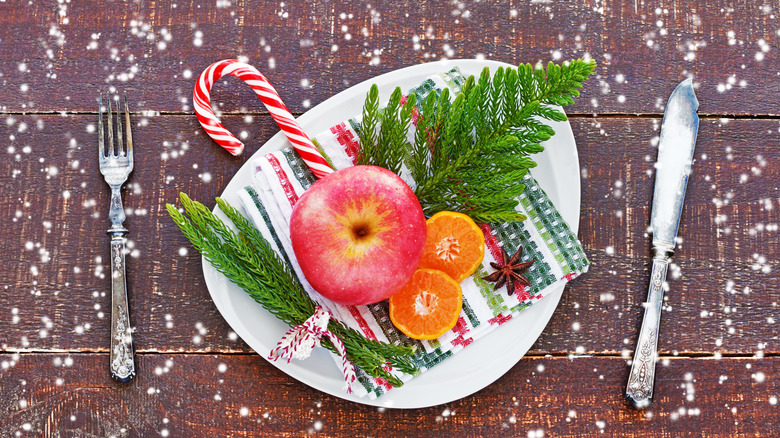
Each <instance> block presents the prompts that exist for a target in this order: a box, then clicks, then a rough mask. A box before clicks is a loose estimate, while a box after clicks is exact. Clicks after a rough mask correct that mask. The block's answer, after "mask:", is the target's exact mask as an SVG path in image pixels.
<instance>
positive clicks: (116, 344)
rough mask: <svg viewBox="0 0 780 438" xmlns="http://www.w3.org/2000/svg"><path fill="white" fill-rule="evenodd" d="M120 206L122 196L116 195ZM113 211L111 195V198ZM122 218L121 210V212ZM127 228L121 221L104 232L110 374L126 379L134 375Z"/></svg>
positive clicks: (115, 377) (112, 204)
mask: <svg viewBox="0 0 780 438" xmlns="http://www.w3.org/2000/svg"><path fill="white" fill-rule="evenodd" d="M118 202H119V208H120V209H121V208H122V198H119V201H118ZM111 206H112V208H111V211H112V213H113V212H114V197H113V196H112V200H111ZM122 218H124V212H123V213H122ZM127 233H128V231H127V229H125V228H124V227H123V226H122V224H121V222H114V223H113V225H112V226H111V228H110V229H109V230H108V231H107V234H108V235H109V236H111V354H110V369H111V377H113V378H114V379H116V380H119V381H120V382H127V381H129V380H130V379H132V378H133V377H135V358H134V356H135V353H134V351H133V350H134V349H133V334H132V329H131V326H130V315H129V312H128V309H129V306H128V305H127V280H126V279H125V244H126V242H127V238H125V236H126V235H127Z"/></svg>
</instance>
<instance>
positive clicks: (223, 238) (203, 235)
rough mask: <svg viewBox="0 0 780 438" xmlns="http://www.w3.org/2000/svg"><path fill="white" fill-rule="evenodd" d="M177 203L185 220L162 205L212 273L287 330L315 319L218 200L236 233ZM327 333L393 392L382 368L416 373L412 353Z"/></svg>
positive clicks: (300, 293) (258, 240)
mask: <svg viewBox="0 0 780 438" xmlns="http://www.w3.org/2000/svg"><path fill="white" fill-rule="evenodd" d="M180 199H181V204H182V206H183V207H184V214H182V213H181V212H180V211H179V210H178V209H177V208H176V207H175V206H173V205H171V204H167V205H166V208H167V210H168V214H169V215H170V216H171V218H172V219H173V221H174V222H175V223H176V225H177V226H178V227H179V229H180V230H181V231H182V233H183V234H184V236H185V237H186V238H187V239H188V240H189V241H190V243H192V245H193V246H194V247H195V249H197V250H198V252H200V253H201V254H202V255H203V256H204V257H205V258H206V260H207V261H208V262H209V263H211V265H212V266H213V267H214V268H215V269H216V270H217V271H219V272H221V273H222V274H223V275H225V277H227V278H228V279H229V280H230V281H231V282H233V283H235V284H236V285H237V286H238V287H240V288H241V289H243V290H244V291H245V292H246V293H248V294H249V296H251V297H252V299H254V300H255V301H256V302H257V303H258V304H260V305H261V306H262V307H263V308H265V309H266V310H268V311H269V312H270V313H271V314H273V315H274V316H275V317H277V318H278V319H280V320H282V321H284V322H285V323H286V324H288V325H290V326H296V325H299V324H302V323H303V322H304V321H306V320H307V319H308V318H309V317H310V316H311V315H312V314H313V313H314V310H315V308H316V306H317V304H316V303H315V302H314V301H312V300H311V298H309V296H308V294H307V293H306V291H304V290H303V287H302V286H301V284H300V283H299V282H298V279H297V278H296V277H295V275H294V274H293V273H292V271H291V270H290V268H289V267H288V266H287V264H286V263H284V261H282V260H281V258H279V256H278V255H277V254H276V252H275V251H274V250H273V248H272V247H271V246H270V244H269V243H268V242H267V241H266V240H265V239H264V238H263V237H262V235H260V233H259V231H258V230H257V229H256V228H255V227H254V226H253V225H252V224H251V223H250V222H249V221H248V220H247V219H246V218H245V217H244V216H243V215H241V214H240V213H239V212H238V211H237V210H236V209H235V208H233V207H232V206H231V205H230V204H228V203H227V202H225V201H224V200H222V199H220V198H217V205H218V206H219V209H220V210H221V211H222V212H223V213H224V214H225V215H226V216H227V217H228V219H230V221H231V222H232V223H233V225H234V226H235V227H236V229H237V230H238V231H237V232H235V231H233V229H232V228H230V227H229V226H228V225H227V224H226V223H225V222H223V221H222V219H220V218H219V217H218V216H216V215H215V214H214V213H213V212H212V211H211V210H209V209H208V208H207V207H206V206H205V205H203V204H201V203H199V202H197V201H193V200H192V199H190V198H189V197H188V196H187V195H186V194H184V193H181V194H180ZM328 329H330V330H331V331H332V332H333V333H334V334H336V336H338V337H339V339H341V341H342V342H343V343H344V346H345V348H346V351H347V358H348V359H349V360H350V361H352V363H353V364H355V366H357V367H359V368H361V369H362V370H363V371H365V372H366V373H367V374H368V375H370V376H372V377H376V378H383V379H385V380H387V381H388V382H389V383H390V384H391V385H393V386H402V385H403V382H402V381H401V380H399V379H398V378H397V377H395V376H393V375H392V374H390V373H389V372H387V371H386V370H385V369H384V368H383V365H386V364H390V365H391V366H392V367H393V368H395V369H397V370H400V371H402V372H405V373H408V374H417V373H419V370H418V369H417V368H416V367H415V366H414V364H413V363H412V362H411V360H410V358H411V356H412V354H413V353H414V348H413V347H408V346H399V345H393V344H388V343H385V342H378V341H372V340H368V339H366V338H365V337H364V336H363V335H362V334H360V333H359V332H357V331H355V330H353V329H351V328H349V327H347V326H345V325H344V324H343V323H341V322H340V321H337V320H335V319H331V320H330V322H329V323H328ZM322 345H323V346H324V347H325V348H327V349H329V350H331V351H333V352H334V353H335V352H336V349H335V347H334V346H333V345H332V344H331V343H330V341H329V340H328V339H327V338H323V339H322Z"/></svg>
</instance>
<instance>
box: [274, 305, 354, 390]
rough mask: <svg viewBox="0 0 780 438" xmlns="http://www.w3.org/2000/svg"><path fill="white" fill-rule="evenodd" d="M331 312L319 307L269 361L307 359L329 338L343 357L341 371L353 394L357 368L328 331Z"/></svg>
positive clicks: (337, 338)
mask: <svg viewBox="0 0 780 438" xmlns="http://www.w3.org/2000/svg"><path fill="white" fill-rule="evenodd" d="M329 320H330V312H328V311H327V310H325V309H323V308H322V306H317V308H316V309H315V310H314V314H313V315H312V316H311V317H309V319H307V320H306V321H305V322H304V323H303V324H301V325H298V326H295V327H293V328H292V329H290V331H288V332H287V333H286V334H285V335H284V336H283V337H282V340H281V341H279V343H278V344H277V345H276V348H274V349H273V350H271V353H270V354H269V355H268V359H269V360H277V359H279V358H280V357H282V358H285V359H287V362H288V363H289V362H290V360H292V359H306V358H307V357H309V356H310V355H311V352H312V350H314V347H315V346H316V345H318V344H319V343H320V340H321V339H322V337H323V336H327V337H328V339H330V342H331V343H332V344H333V346H334V347H336V351H338V353H339V355H341V371H342V372H343V373H344V380H345V381H346V382H347V392H348V393H351V392H352V383H354V382H355V366H354V365H353V364H352V362H350V361H349V359H347V350H346V348H344V343H343V342H341V339H339V337H338V336H336V335H335V334H334V333H333V332H331V331H330V330H328V321H329Z"/></svg>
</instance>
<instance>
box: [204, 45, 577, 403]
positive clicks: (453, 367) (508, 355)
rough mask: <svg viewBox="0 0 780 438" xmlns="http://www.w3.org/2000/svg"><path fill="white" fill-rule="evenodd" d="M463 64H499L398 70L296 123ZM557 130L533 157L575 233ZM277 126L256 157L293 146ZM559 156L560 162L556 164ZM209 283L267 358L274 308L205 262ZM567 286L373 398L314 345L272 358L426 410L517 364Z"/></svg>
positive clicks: (317, 384) (329, 387) (233, 195)
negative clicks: (290, 357) (296, 355)
mask: <svg viewBox="0 0 780 438" xmlns="http://www.w3.org/2000/svg"><path fill="white" fill-rule="evenodd" d="M455 66H457V67H459V68H460V69H461V71H462V72H463V73H464V75H466V76H468V75H472V74H473V75H479V73H480V72H481V71H482V69H483V68H484V67H490V70H491V72H493V71H495V70H496V68H498V67H499V66H504V67H511V66H510V65H508V64H504V63H500V62H495V61H480V60H447V61H439V62H432V63H428V64H421V65H416V66H412V67H407V68H403V69H400V70H396V71H393V72H390V73H387V74H383V75H381V76H378V77H375V78H373V79H371V80H368V81H366V82H363V83H361V84H358V85H355V86H354V87H351V88H349V89H348V90H345V91H343V92H341V93H339V94H337V95H335V96H333V97H331V98H330V99H328V100H326V101H325V102H323V103H321V104H319V105H317V106H316V107H315V108H312V109H311V110H309V111H308V112H306V114H304V115H302V116H301V117H300V118H299V119H298V122H299V123H300V124H301V126H302V127H303V129H304V131H306V132H308V133H310V134H312V135H316V134H317V133H319V132H322V131H323V130H325V129H328V128H330V127H331V126H333V125H335V124H337V123H339V122H342V121H344V120H346V119H348V118H349V117H352V116H354V115H356V114H359V113H360V112H361V110H362V106H363V101H364V99H365V96H366V93H367V92H368V89H369V87H370V86H371V84H374V83H375V84H377V85H378V86H379V91H380V98H384V99H386V98H388V97H389V96H390V93H391V92H392V90H393V89H394V88H395V87H396V86H400V87H401V90H402V91H404V92H407V91H408V90H409V89H411V88H412V87H415V86H417V85H418V84H420V83H421V82H422V81H423V80H425V78H427V77H428V76H431V75H433V74H436V73H439V72H442V71H446V70H449V69H451V68H452V67H455ZM552 126H553V128H554V129H555V132H556V134H555V136H554V137H553V138H551V139H550V140H549V141H547V142H546V143H545V151H544V152H542V153H541V154H538V155H536V156H534V159H535V161H536V162H537V163H538V167H537V168H536V169H534V171H533V175H534V177H535V178H536V179H537V181H538V182H539V184H540V185H541V186H542V188H544V190H545V191H546V192H547V194H548V195H549V197H550V199H551V200H552V202H553V203H554V204H555V206H556V207H557V208H558V210H559V211H560V213H561V215H562V216H563V218H564V219H565V220H566V221H567V222H568V223H569V225H570V226H571V227H572V229H573V231H574V232H575V233H576V232H577V229H578V227H579V216H580V177H579V161H578V158H577V149H576V146H575V144H574V135H573V134H572V131H571V126H570V125H569V123H568V122H564V123H554V124H553V125H552ZM288 145H289V143H288V142H287V139H286V137H284V135H283V134H282V133H281V132H279V133H277V134H276V135H275V136H273V137H272V138H271V139H270V140H269V141H268V142H267V143H266V144H265V145H264V146H263V147H262V148H261V149H260V150H258V151H257V152H256V153H255V154H254V155H253V156H252V158H255V156H259V155H260V154H266V153H268V152H271V151H274V150H277V149H280V148H282V147H286V146H288ZM252 158H250V159H248V160H247V162H246V163H245V164H244V166H242V167H241V169H239V171H238V172H237V173H236V175H235V176H234V177H233V179H232V180H231V181H230V183H228V185H227V187H226V188H225V191H224V193H223V194H222V197H223V198H224V199H225V200H227V201H228V202H230V203H231V204H232V205H234V206H239V205H240V204H239V201H238V197H237V192H238V191H239V190H240V189H242V188H243V187H245V186H247V185H248V184H250V182H251V169H250V167H251V166H250V162H251V161H252ZM553 161H554V162H555V166H553ZM203 275H204V277H205V280H206V286H207V287H208V289H209V292H210V293H211V297H212V299H213V300H214V304H216V306H217V309H219V311H220V312H221V313H222V316H223V317H224V318H225V320H226V321H227V322H228V324H230V326H231V327H232V328H233V330H234V331H235V332H236V334H238V335H239V336H240V337H241V339H243V340H244V341H245V342H246V343H247V344H248V345H249V346H250V347H251V348H252V349H254V350H255V351H256V352H257V353H258V354H260V355H261V356H263V357H267V356H268V353H269V352H270V351H271V349H273V348H274V347H275V346H276V344H277V342H278V341H279V339H280V338H281V337H282V336H283V335H284V333H285V332H286V331H287V330H288V329H289V327H287V326H286V325H285V324H284V323H282V322H281V321H279V320H278V319H276V318H275V317H274V316H273V315H271V313H269V312H267V311H266V310H265V309H263V308H262V307H261V306H260V305H259V304H257V303H255V302H254V301H253V300H252V299H251V298H250V297H249V295H248V294H246V293H245V292H243V291H242V290H241V289H240V288H238V287H237V286H235V285H234V284H233V283H230V282H229V281H228V280H227V279H226V278H225V277H224V276H222V275H221V274H220V273H218V272H217V271H216V270H215V269H214V268H212V267H211V265H210V264H209V263H208V262H206V261H205V260H204V261H203ZM562 292H563V287H559V288H557V289H556V290H555V291H553V292H552V293H550V295H548V296H547V297H545V298H544V299H543V300H541V301H540V302H538V303H536V304H534V305H533V306H532V307H530V308H529V309H528V310H526V311H524V312H521V313H520V315H519V316H518V317H516V318H513V319H512V320H511V321H510V322H509V323H507V324H504V325H502V326H501V327H500V328H498V329H496V330H495V331H494V332H492V333H490V334H489V335H488V336H485V337H484V338H481V339H479V340H478V341H477V342H475V343H473V344H472V345H470V346H468V347H467V348H465V349H464V350H462V351H461V352H460V353H458V354H456V355H454V356H452V357H451V358H449V359H447V360H445V361H444V362H442V363H441V364H439V365H437V366H435V367H433V368H432V369H430V370H429V371H427V372H425V373H423V374H421V375H420V376H418V377H416V378H414V379H412V380H411V381H410V382H408V383H406V384H405V385H404V386H403V387H401V388H396V389H393V390H391V391H390V392H388V393H387V394H385V395H383V396H381V397H379V398H377V399H375V400H369V399H368V398H359V397H355V396H352V395H350V394H347V393H346V392H345V391H344V389H343V388H344V378H343V376H342V374H341V371H340V370H339V368H338V367H337V366H336V363H335V362H334V361H333V359H332V358H331V357H329V355H330V353H329V352H328V351H326V350H325V349H323V348H316V349H315V351H314V353H313V354H312V356H311V357H310V358H309V359H306V360H303V361H299V360H294V361H292V362H290V363H287V362H286V361H284V360H280V361H277V362H271V363H272V364H273V365H274V366H276V367H277V368H279V369H280V370H282V371H284V372H285V373H287V374H289V375H290V376H291V377H294V378H295V379H297V380H299V381H301V382H303V383H305V384H307V385H309V386H311V387H313V388H316V389H318V390H320V391H323V392H326V393H328V394H331V395H334V396H336V397H340V398H343V399H346V400H351V401H354V402H357V403H363V404H368V405H374V406H383V407H392V408H422V407H428V406H434V405H438V404H442V403H447V402H450V401H453V400H457V399H460V398H462V397H465V396H467V395H470V394H472V393H474V392H476V391H479V390H480V389H482V388H484V387H486V386H487V385H489V384H491V383H493V382H494V381H495V380H497V379H498V378H499V377H501V376H502V375H503V374H504V373H506V372H507V371H508V370H509V369H510V368H511V367H512V366H514V365H515V364H516V363H517V362H518V361H519V360H520V359H521V358H522V357H523V355H525V353H526V352H527V351H528V350H529V349H530V348H531V346H532V345H533V343H534V342H535V341H536V339H537V338H538V337H539V335H540V334H541V333H542V330H544V327H545V326H546V325H547V322H548V321H549V320H550V318H551V317H552V314H553V312H554V311H555V308H556V306H557V305H558V301H559V300H560V298H561V294H562Z"/></svg>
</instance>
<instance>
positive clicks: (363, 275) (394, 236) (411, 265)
mask: <svg viewBox="0 0 780 438" xmlns="http://www.w3.org/2000/svg"><path fill="white" fill-rule="evenodd" d="M290 234H291V238H292V245H293V251H295V257H296V258H297V259H298V263H299V264H300V266H301V270H302V271H303V274H304V275H305V276H306V280H308V281H309V283H310V284H311V285H312V287H313V288H314V289H315V290H316V291H317V292H319V293H320V294H321V295H322V296H324V297H326V298H328V299H330V300H332V301H335V302H337V303H341V304H348V305H363V304H371V303H376V302H378V301H382V300H384V299H385V298H388V297H390V295H392V294H394V293H395V292H397V291H398V290H399V289H401V287H402V286H404V285H405V284H406V283H407V282H408V281H409V279H410V278H412V274H414V271H415V270H416V269H417V264H418V263H419V262H420V258H421V257H422V252H423V248H424V247H425V236H426V228H425V215H423V212H422V208H421V207H420V202H419V201H418V200H417V197H416V196H415V195H414V192H412V190H411V189H410V188H409V186H408V185H407V184H406V183H405V182H404V181H403V180H402V179H401V178H399V177H398V176H397V175H396V174H394V173H393V172H391V171H389V170H387V169H384V168H381V167H376V166H354V167H348V168H345V169H342V170H339V171H337V172H334V173H333V174H331V175H329V176H327V177H325V178H323V179H321V180H319V181H317V182H316V183H314V184H313V185H312V186H311V187H310V188H309V189H308V190H307V191H306V192H305V193H304V194H303V196H301V198H300V199H299V200H298V203H297V204H295V207H294V208H293V211H292V217H291V218H290Z"/></svg>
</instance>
